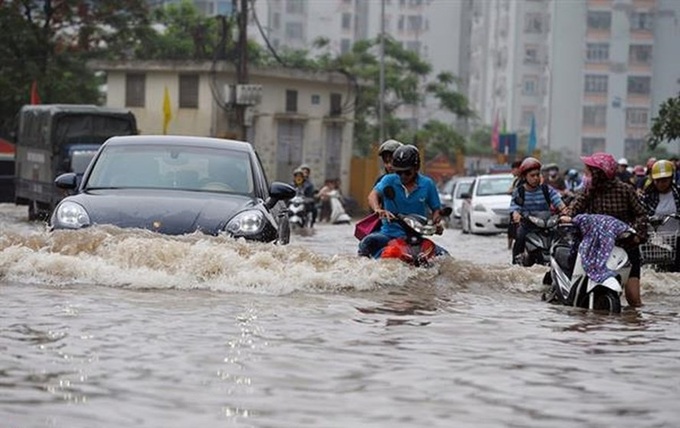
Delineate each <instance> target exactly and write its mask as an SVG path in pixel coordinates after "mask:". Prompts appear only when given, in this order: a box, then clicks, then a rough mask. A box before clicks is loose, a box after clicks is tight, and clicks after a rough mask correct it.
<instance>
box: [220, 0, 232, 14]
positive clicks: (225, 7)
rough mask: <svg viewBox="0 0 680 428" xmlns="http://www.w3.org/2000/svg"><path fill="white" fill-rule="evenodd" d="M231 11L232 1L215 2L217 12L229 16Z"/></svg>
mask: <svg viewBox="0 0 680 428" xmlns="http://www.w3.org/2000/svg"><path fill="white" fill-rule="evenodd" d="M232 12H233V8H232V2H230V1H218V2H217V14H218V15H224V16H231V14H232Z"/></svg>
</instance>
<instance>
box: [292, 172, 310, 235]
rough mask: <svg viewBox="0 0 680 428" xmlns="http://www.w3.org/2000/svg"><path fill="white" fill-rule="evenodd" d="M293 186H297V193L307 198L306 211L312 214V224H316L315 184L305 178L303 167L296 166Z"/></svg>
mask: <svg viewBox="0 0 680 428" xmlns="http://www.w3.org/2000/svg"><path fill="white" fill-rule="evenodd" d="M292 184H293V187H295V194H296V195H297V196H303V197H304V198H305V211H307V212H308V213H310V214H311V215H312V221H311V223H310V226H314V222H315V220H316V216H315V215H314V210H315V209H316V204H315V202H314V186H313V185H312V183H310V182H309V181H308V180H307V179H306V178H305V173H304V171H303V170H302V168H295V170H294V171H293V183H292Z"/></svg>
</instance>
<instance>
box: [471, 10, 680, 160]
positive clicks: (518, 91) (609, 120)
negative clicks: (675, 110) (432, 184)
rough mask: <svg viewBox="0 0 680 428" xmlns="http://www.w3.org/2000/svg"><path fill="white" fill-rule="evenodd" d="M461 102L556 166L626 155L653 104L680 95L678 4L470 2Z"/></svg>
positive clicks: (639, 145)
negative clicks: (526, 138)
mask: <svg viewBox="0 0 680 428" xmlns="http://www.w3.org/2000/svg"><path fill="white" fill-rule="evenodd" d="M472 14H473V19H472V32H471V36H470V41H471V53H470V66H469V67H470V77H469V84H468V95H469V98H470V100H471V102H472V104H473V106H474V107H475V108H476V109H477V110H478V111H480V118H481V120H482V122H483V123H486V124H492V123H493V121H494V120H495V115H496V114H498V115H499V116H500V117H501V118H503V119H505V120H506V123H507V128H508V129H509V130H513V131H520V132H521V131H524V132H528V129H529V126H530V123H531V122H530V118H531V116H534V117H535V118H536V125H537V133H538V136H539V147H540V148H542V149H543V150H548V151H551V152H553V153H559V154H560V156H562V158H563V159H564V160H565V161H574V162H577V161H578V156H580V155H583V154H590V153H593V152H596V151H607V152H610V153H612V154H614V155H615V156H617V157H619V156H626V157H631V158H635V157H637V156H638V155H639V154H640V153H641V152H642V151H643V150H644V149H645V137H646V135H647V134H648V133H649V127H650V122H651V118H652V117H654V115H656V113H657V112H658V106H659V105H660V104H661V103H662V102H663V101H664V100H666V99H667V98H669V97H671V96H675V95H676V94H677V93H678V92H679V91H680V63H679V62H678V61H677V60H676V58H678V57H680V43H678V41H679V40H680V25H679V24H678V20H679V18H680V2H678V1H675V0H584V1H559V0H488V1H474V2H473V12H472Z"/></svg>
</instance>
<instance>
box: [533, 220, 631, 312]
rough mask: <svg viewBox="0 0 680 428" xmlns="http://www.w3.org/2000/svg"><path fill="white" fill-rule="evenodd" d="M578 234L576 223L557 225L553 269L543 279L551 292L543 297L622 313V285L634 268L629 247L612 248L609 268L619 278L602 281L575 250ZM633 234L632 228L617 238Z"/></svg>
mask: <svg viewBox="0 0 680 428" xmlns="http://www.w3.org/2000/svg"><path fill="white" fill-rule="evenodd" d="M579 235H580V231H579V230H578V227H576V226H575V225H573V224H561V225H559V226H558V227H557V239H556V240H555V242H554V243H553V245H552V247H551V249H550V272H548V273H547V274H546V276H545V277H544V279H543V283H544V284H545V285H550V291H549V292H548V293H546V294H544V295H543V300H545V301H547V302H549V303H561V304H563V305H566V306H573V307H580V308H585V309H591V310H597V311H606V312H610V313H619V312H621V293H622V291H623V286H622V285H623V284H625V283H626V281H628V276H629V275H630V269H631V263H630V260H628V254H626V250H624V249H623V248H621V247H620V246H618V245H617V246H615V247H614V248H613V250H612V253H611V255H610V256H609V259H608V260H607V268H609V269H611V270H612V271H614V272H616V277H610V278H607V279H606V280H604V281H603V282H601V283H599V282H597V281H595V280H593V279H592V278H590V277H588V275H587V273H586V272H585V270H584V268H583V263H582V260H581V255H580V254H578V252H577V251H575V250H576V249H575V248H574V246H575V245H577V244H576V243H577V242H578V240H579V239H578V236H579ZM633 235H634V231H633V230H632V229H629V230H628V231H626V232H624V233H623V234H622V235H620V236H619V237H618V238H617V242H619V241H621V240H625V239H630V238H631V237H632V236H633ZM572 248H574V251H572ZM574 255H575V258H574Z"/></svg>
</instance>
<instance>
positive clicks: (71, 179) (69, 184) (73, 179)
mask: <svg viewBox="0 0 680 428" xmlns="http://www.w3.org/2000/svg"><path fill="white" fill-rule="evenodd" d="M54 184H55V185H56V186H57V188H59V189H66V190H73V189H75V188H77V187H78V175H77V174H76V173H74V172H67V173H66V174H61V175H60V176H58V177H57V178H55V179H54Z"/></svg>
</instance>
